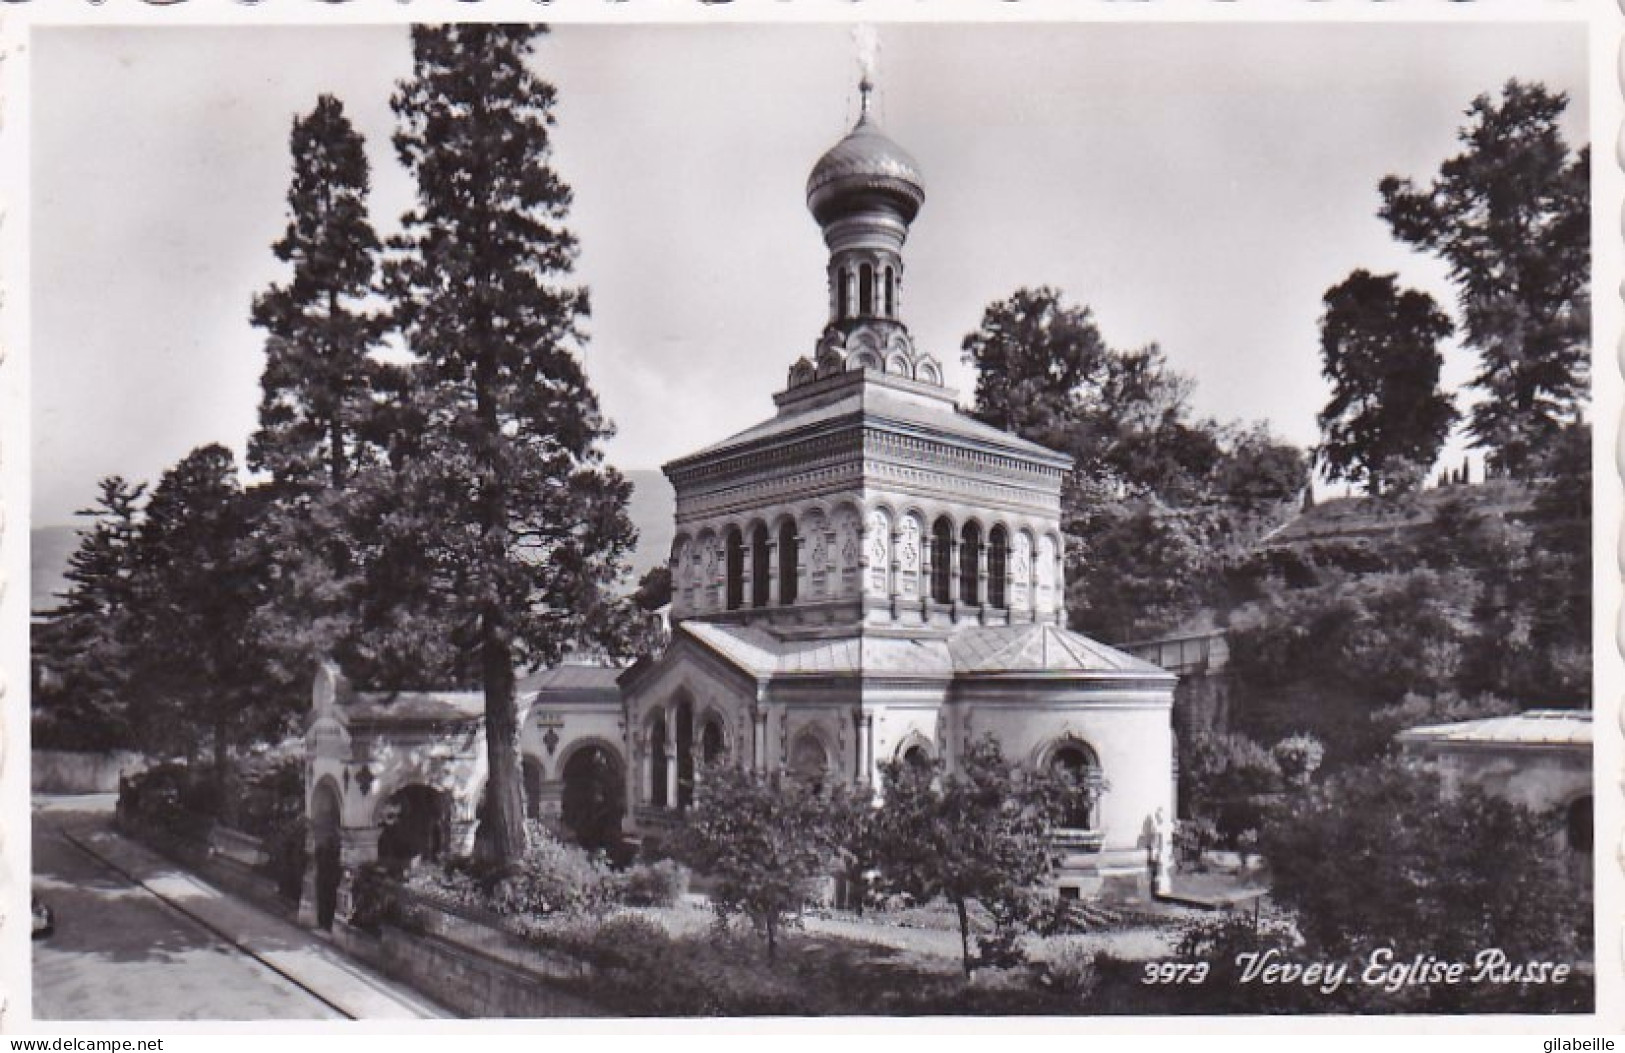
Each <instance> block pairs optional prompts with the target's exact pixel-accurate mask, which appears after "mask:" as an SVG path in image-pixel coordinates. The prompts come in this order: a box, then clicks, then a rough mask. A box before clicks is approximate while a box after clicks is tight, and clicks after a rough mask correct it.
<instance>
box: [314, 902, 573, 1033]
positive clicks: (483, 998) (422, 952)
mask: <svg viewBox="0 0 1625 1053" xmlns="http://www.w3.org/2000/svg"><path fill="white" fill-rule="evenodd" d="M455 931H457V933H458V936H459V938H458V939H451V938H447V937H442V936H434V935H430V934H428V933H425V932H419V931H407V930H404V929H399V928H396V927H395V926H393V925H387V924H385V925H380V926H378V931H377V933H367V932H363V931H361V930H360V929H357V928H354V927H353V926H350V925H347V924H345V923H344V922H342V921H334V923H333V942H334V943H336V944H338V946H339V947H341V948H343V949H344V951H345V952H346V953H348V954H349V955H351V956H352V957H353V958H355V959H356V960H357V961H360V962H362V963H363V964H365V965H368V966H371V967H372V968H374V969H376V970H378V971H379V972H381V973H383V974H384V975H386V976H388V977H391V978H392V979H395V980H399V981H400V982H401V983H404V984H406V985H407V986H409V987H411V988H413V989H414V990H416V991H419V992H421V993H422V994H424V995H426V996H428V997H429V998H432V999H434V1000H435V1001H436V1002H438V1003H440V1004H441V1005H443V1006H445V1007H446V1008H448V1009H451V1010H453V1011H455V1012H457V1013H460V1014H462V1015H464V1016H470V1017H487V1018H494V1017H524V1018H538V1017H558V1016H571V1017H584V1016H604V1015H605V1014H604V1013H603V1011H601V1010H600V1009H598V1008H597V1007H596V1006H593V1005H592V1004H590V1003H588V1002H587V1001H586V1000H584V999H582V998H579V997H577V996H576V995H573V994H570V993H568V992H565V991H561V990H559V989H558V988H557V987H555V986H553V985H552V984H550V983H548V981H547V977H546V975H538V974H537V973H535V972H532V971H531V970H530V969H527V968H522V967H520V966H518V965H515V964H512V963H510V962H509V961H504V960H502V958H500V957H498V956H497V955H495V954H490V953H487V951H486V950H485V949H480V948H478V947H475V946H471V945H470V944H469V943H468V942H465V941H467V940H469V939H470V938H473V937H476V936H480V937H483V938H484V939H483V940H482V943H483V942H484V941H486V940H488V941H489V943H487V944H486V946H487V948H489V947H497V946H501V945H502V944H503V942H504V938H505V936H506V934H504V933H501V932H498V931H496V930H492V929H483V930H482V928H481V927H479V926H477V925H474V923H470V922H466V921H465V922H463V923H462V924H461V925H459V926H456V927H455Z"/></svg>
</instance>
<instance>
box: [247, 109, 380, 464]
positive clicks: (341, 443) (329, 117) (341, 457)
mask: <svg viewBox="0 0 1625 1053" xmlns="http://www.w3.org/2000/svg"><path fill="white" fill-rule="evenodd" d="M291 145H292V151H293V181H292V184H291V185H290V186H289V188H288V211H289V220H288V228H287V231H286V232H285V233H284V234H283V236H282V238H281V240H279V241H278V242H277V243H276V244H275V245H274V246H272V251H274V252H275V253H276V257H277V259H279V260H282V261H283V262H284V263H291V264H292V265H293V275H292V278H291V280H290V281H289V282H288V283H287V284H286V285H273V286H272V287H271V288H269V289H267V290H266V291H265V292H263V293H261V294H260V295H259V296H257V297H255V299H254V308H253V315H252V317H253V321H254V324H255V325H257V326H260V327H261V328H263V329H265V330H266V331H267V333H268V334H269V339H268V340H267V342H266V344H267V346H266V352H267V353H266V363H265V372H264V374H263V375H262V377H261V380H260V384H261V388H262V395H261V399H260V427H259V430H258V431H257V432H255V434H254V436H253V439H252V440H251V441H250V443H249V451H248V460H249V467H251V468H255V469H262V470H265V471H269V472H270V473H271V474H272V476H273V478H274V479H275V480H276V482H277V483H279V484H283V485H290V486H295V487H303V488H309V487H319V486H323V485H325V486H328V487H331V488H333V489H340V488H342V487H343V486H344V485H345V484H346V482H348V481H349V479H350V477H351V476H352V475H353V474H354V472H355V471H356V469H357V467H358V465H359V464H361V463H365V462H366V461H367V460H368V459H369V457H370V452H369V450H368V449H367V447H368V445H369V442H370V440H373V439H375V438H376V436H375V435H373V433H372V431H371V427H372V418H373V412H372V405H371V401H372V391H373V387H374V382H375V380H376V379H377V376H378V373H379V369H380V367H379V365H378V364H377V363H376V362H375V361H374V360H373V359H372V358H371V357H370V352H371V351H372V349H373V345H374V344H375V343H376V341H377V339H378V337H379V335H380V332H381V329H382V325H383V323H382V321H381V319H380V317H379V315H378V314H376V313H374V312H369V311H368V310H367V309H366V307H365V301H366V299H367V298H368V297H369V296H370V295H371V294H372V292H373V277H374V273H375V271H376V268H377V263H376V256H377V252H378V249H379V243H378V237H377V235H376V234H375V233H373V229H372V225H371V223H370V222H369V221H368V219H367V186H368V172H367V157H366V153H365V151H364V149H363V142H362V138H361V135H360V134H359V133H358V132H356V130H355V129H354V127H352V126H351V124H350V121H349V119H348V118H347V117H345V115H344V105H343V104H342V103H341V102H339V100H338V99H336V98H334V97H333V96H331V95H323V96H322V97H321V98H320V99H318V100H317V102H316V108H315V109H314V110H312V111H311V112H310V113H309V114H308V115H306V116H304V117H301V118H298V119H296V120H295V121H294V122H293V134H292V137H291Z"/></svg>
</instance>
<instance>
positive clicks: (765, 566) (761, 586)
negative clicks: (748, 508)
mask: <svg viewBox="0 0 1625 1053" xmlns="http://www.w3.org/2000/svg"><path fill="white" fill-rule="evenodd" d="M772 575H773V564H772V561H771V560H769V559H768V552H767V527H765V526H763V525H762V524H761V523H757V524H756V529H755V530H753V531H752V532H751V535H750V605H751V606H752V607H766V606H767V600H768V597H769V596H771V595H772V594H773V590H772V585H773V578H772Z"/></svg>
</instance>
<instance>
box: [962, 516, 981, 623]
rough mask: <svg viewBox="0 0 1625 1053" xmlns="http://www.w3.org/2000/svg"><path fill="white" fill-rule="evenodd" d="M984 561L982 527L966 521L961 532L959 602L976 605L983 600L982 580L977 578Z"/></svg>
mask: <svg viewBox="0 0 1625 1053" xmlns="http://www.w3.org/2000/svg"><path fill="white" fill-rule="evenodd" d="M981 563H982V528H981V527H979V526H977V525H976V524H975V523H966V524H965V529H964V530H962V531H960V534H959V602H960V603H963V604H966V605H968V606H972V607H974V606H976V605H977V604H979V603H981V602H982V596H981V592H982V590H981V588H980V587H979V586H980V584H981V583H980V582H979V581H978V580H977V578H978V577H979V574H980V571H981V569H982V568H981Z"/></svg>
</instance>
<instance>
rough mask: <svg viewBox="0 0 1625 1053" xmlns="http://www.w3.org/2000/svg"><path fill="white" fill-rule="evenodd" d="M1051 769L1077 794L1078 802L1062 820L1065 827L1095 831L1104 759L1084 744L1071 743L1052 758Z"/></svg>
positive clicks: (1072, 741) (1051, 755)
mask: <svg viewBox="0 0 1625 1053" xmlns="http://www.w3.org/2000/svg"><path fill="white" fill-rule="evenodd" d="M1049 766H1050V769H1051V770H1053V771H1055V772H1057V773H1059V774H1062V775H1065V776H1066V777H1067V779H1068V781H1069V782H1071V783H1072V785H1073V787H1074V788H1075V789H1076V791H1077V798H1076V800H1075V801H1074V802H1073V803H1072V806H1071V808H1069V809H1068V811H1067V814H1066V815H1065V816H1064V817H1062V819H1061V825H1062V826H1065V827H1068V828H1071V829H1074V830H1093V829H1095V826H1096V821H1097V817H1096V814H1095V805H1096V803H1097V802H1098V801H1099V799H1100V787H1101V780H1100V759H1099V758H1098V757H1096V756H1095V751H1094V750H1093V749H1091V748H1089V747H1088V746H1087V745H1085V744H1084V743H1082V742H1078V741H1076V740H1074V739H1068V740H1066V741H1065V742H1063V743H1062V744H1061V747H1060V748H1059V749H1057V750H1056V751H1055V752H1054V753H1052V754H1050V759H1049Z"/></svg>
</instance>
